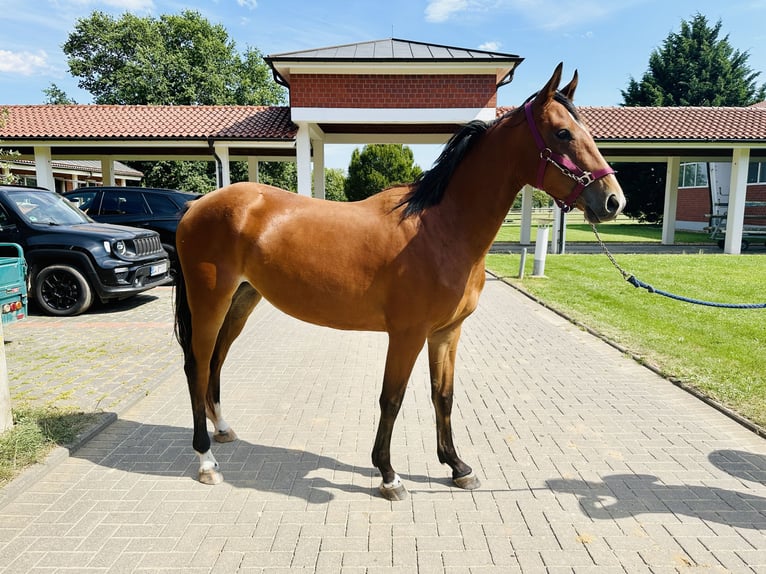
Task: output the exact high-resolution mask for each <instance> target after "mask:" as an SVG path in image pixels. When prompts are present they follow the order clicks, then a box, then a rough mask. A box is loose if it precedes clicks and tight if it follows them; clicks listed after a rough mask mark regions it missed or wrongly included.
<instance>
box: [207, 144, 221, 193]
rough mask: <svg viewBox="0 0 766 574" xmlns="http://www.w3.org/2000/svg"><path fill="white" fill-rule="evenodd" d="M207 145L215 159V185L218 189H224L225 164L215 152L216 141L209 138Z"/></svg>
mask: <svg viewBox="0 0 766 574" xmlns="http://www.w3.org/2000/svg"><path fill="white" fill-rule="evenodd" d="M207 145H208V147H209V148H210V153H212V154H213V157H214V158H215V184H216V187H223V162H222V161H221V158H220V157H219V156H218V153H217V152H216V151H215V141H214V140H213V138H208V140H207Z"/></svg>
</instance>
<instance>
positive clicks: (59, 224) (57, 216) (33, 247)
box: [0, 185, 172, 316]
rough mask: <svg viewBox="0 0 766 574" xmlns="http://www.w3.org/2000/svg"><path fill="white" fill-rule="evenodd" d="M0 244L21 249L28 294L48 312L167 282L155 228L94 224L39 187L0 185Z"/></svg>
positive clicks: (70, 310) (72, 310) (75, 310)
mask: <svg viewBox="0 0 766 574" xmlns="http://www.w3.org/2000/svg"><path fill="white" fill-rule="evenodd" d="M0 241H5V242H12V243H18V244H19V245H21V247H22V248H23V249H24V257H25V259H26V260H27V264H28V265H29V293H30V295H31V297H32V298H33V299H35V302H36V303H37V305H38V306H39V307H40V308H41V309H42V310H43V311H44V312H46V313H48V314H51V315H61V316H64V315H77V314H79V313H83V312H84V311H86V310H87V309H88V308H89V307H90V305H91V303H92V302H93V300H94V297H97V298H98V299H100V300H101V301H109V300H114V299H124V298H126V297H130V296H131V295H135V294H136V293H140V292H142V291H146V290H147V289H151V288H152V287H156V286H157V285H164V284H166V283H170V282H171V281H172V278H171V276H170V274H169V269H170V262H169V260H168V255H167V253H166V252H165V250H164V249H163V248H162V243H161V241H160V237H159V235H158V234H157V232H155V231H150V230H146V229H135V228H132V227H126V226H122V225H107V224H103V223H96V222H94V221H93V220H92V219H91V218H89V217H88V216H87V215H85V214H84V213H83V212H82V211H80V210H79V209H77V208H76V207H75V206H73V205H72V204H71V203H70V202H69V201H67V200H65V199H64V198H62V197H61V196H60V195H58V194H56V193H53V192H51V191H48V190H45V189H41V188H34V187H19V186H13V185H1V186H0Z"/></svg>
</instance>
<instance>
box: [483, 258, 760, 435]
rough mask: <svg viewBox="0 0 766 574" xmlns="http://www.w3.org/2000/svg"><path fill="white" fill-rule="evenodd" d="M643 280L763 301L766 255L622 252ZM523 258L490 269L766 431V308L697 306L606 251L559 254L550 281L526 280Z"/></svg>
mask: <svg viewBox="0 0 766 574" xmlns="http://www.w3.org/2000/svg"><path fill="white" fill-rule="evenodd" d="M617 259H618V261H619V262H620V264H621V265H622V266H623V267H625V268H626V269H627V270H628V271H629V272H631V273H633V274H635V276H636V277H638V278H639V279H641V280H642V281H645V282H646V283H649V284H651V285H653V286H654V287H656V288H658V289H663V290H665V291H668V292H671V293H678V294H682V295H685V296H688V297H693V298H698V299H703V300H709V301H718V302H727V303H761V302H764V300H766V295H765V294H764V292H763V280H762V279H763V276H764V273H763V269H764V265H766V259H764V257H763V256H762V255H739V256H726V255H620V256H618V257H617ZM519 265H520V256H519V255H499V254H498V255H494V254H491V255H489V256H488V257H487V267H488V268H489V269H490V270H491V271H492V272H493V273H495V274H497V275H498V276H500V277H503V278H504V279H506V280H507V281H509V282H510V283H513V284H515V285H517V286H520V287H521V288H522V289H524V290H525V291H527V292H529V293H530V294H532V295H533V296H535V297H536V298H538V299H539V300H541V301H543V302H544V303H546V304H547V305H549V306H551V307H552V308H554V309H557V310H559V311H561V312H563V313H564V314H566V315H568V316H570V317H571V318H572V319H574V320H576V321H578V322H580V323H582V324H583V325H586V326H588V327H589V328H591V329H593V330H594V331H596V332H599V333H601V334H603V335H604V336H605V337H606V338H608V339H610V340H612V341H614V342H615V343H617V344H619V345H620V346H622V347H623V348H626V349H628V350H629V351H630V352H631V353H632V354H634V355H636V356H639V357H641V358H642V359H643V360H645V361H646V362H648V363H651V364H652V365H654V366H656V367H657V368H659V369H660V370H661V371H662V372H663V373H664V374H666V375H667V376H669V377H672V378H676V379H679V380H681V381H683V382H684V383H686V384H688V385H691V386H692V387H694V388H696V389H697V390H699V391H701V392H702V393H703V394H705V395H706V396H709V397H711V398H712V399H714V400H716V401H718V402H720V403H721V404H723V405H725V406H727V407H728V408H730V409H732V410H734V411H736V412H737V413H739V414H740V415H742V416H744V417H746V418H747V419H749V420H751V421H753V422H754V423H756V424H758V425H760V426H762V427H766V353H764V352H763V350H764V346H765V345H766V320H765V319H766V310H764V309H745V310H736V309H722V308H715V307H702V306H698V305H691V304H688V303H682V302H678V301H674V300H671V299H667V298H665V297H661V296H660V295H657V294H651V293H648V292H647V291H645V290H643V289H636V288H634V287H633V286H631V285H630V284H628V283H627V282H625V281H624V280H623V279H622V277H621V275H620V274H619V273H618V272H617V271H616V270H615V268H614V267H613V266H612V265H611V263H610V262H609V260H608V259H607V258H606V257H604V256H603V255H555V256H549V257H548V258H547V260H546V267H545V274H546V278H532V277H530V276H529V274H530V273H531V271H532V262H531V261H529V260H527V267H526V268H525V273H526V274H527V275H526V277H525V279H524V280H522V281H520V280H519V279H518V273H519Z"/></svg>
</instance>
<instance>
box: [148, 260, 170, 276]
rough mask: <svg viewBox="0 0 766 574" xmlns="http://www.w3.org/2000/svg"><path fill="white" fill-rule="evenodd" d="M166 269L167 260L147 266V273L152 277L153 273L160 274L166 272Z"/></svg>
mask: <svg viewBox="0 0 766 574" xmlns="http://www.w3.org/2000/svg"><path fill="white" fill-rule="evenodd" d="M167 270H168V262H167V261H164V262H162V263H159V264H157V265H152V266H151V267H149V275H151V276H152V277H153V276H155V275H162V274H163V273H166V272H167Z"/></svg>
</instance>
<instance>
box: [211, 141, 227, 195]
mask: <svg viewBox="0 0 766 574" xmlns="http://www.w3.org/2000/svg"><path fill="white" fill-rule="evenodd" d="M213 145H214V148H215V153H216V155H217V156H218V159H219V160H220V162H221V165H220V169H221V172H220V174H219V178H218V179H220V181H219V182H218V187H226V186H227V185H230V184H231V169H230V167H229V146H225V145H221V144H213ZM217 168H218V166H216V172H217V171H218V169H217Z"/></svg>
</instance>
